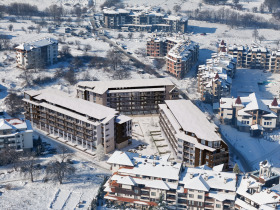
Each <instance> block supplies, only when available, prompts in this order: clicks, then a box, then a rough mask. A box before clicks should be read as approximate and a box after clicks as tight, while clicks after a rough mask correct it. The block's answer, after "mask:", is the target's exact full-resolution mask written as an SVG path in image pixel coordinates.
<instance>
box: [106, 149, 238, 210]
mask: <svg viewBox="0 0 280 210" xmlns="http://www.w3.org/2000/svg"><path fill="white" fill-rule="evenodd" d="M107 163H108V164H110V165H111V171H112V174H113V175H112V176H111V177H110V178H109V180H108V181H107V182H106V183H105V185H104V187H105V190H104V191H105V192H107V194H106V195H105V197H104V198H105V199H106V200H109V201H110V202H112V203H115V204H122V205H124V206H126V207H128V208H130V207H131V208H137V209H149V208H150V207H151V206H157V205H158V203H159V202H160V200H161V201H164V202H166V204H167V205H168V208H171V209H172V208H173V209H233V207H234V200H235V194H236V175H235V174H232V173H227V172H221V170H220V168H221V167H220V166H219V167H215V168H214V169H211V168H209V167H207V166H204V167H198V168H187V167H184V166H183V165H182V164H181V163H179V162H171V161H169V155H166V156H162V157H159V156H143V155H141V154H136V153H129V152H121V151H115V152H114V154H113V155H112V156H111V157H110V158H109V160H108V161H107Z"/></svg>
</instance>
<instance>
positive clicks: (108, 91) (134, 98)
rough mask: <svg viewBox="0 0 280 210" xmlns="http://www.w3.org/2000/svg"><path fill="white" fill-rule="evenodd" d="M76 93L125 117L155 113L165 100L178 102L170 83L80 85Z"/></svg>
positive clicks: (155, 81) (130, 81)
mask: <svg viewBox="0 0 280 210" xmlns="http://www.w3.org/2000/svg"><path fill="white" fill-rule="evenodd" d="M76 89H77V97H78V98H81V99H84V100H87V101H90V102H94V103H97V104H100V105H104V106H108V107H111V108H113V109H116V110H117V111H119V112H121V113H125V114H145V113H155V112H157V111H158V104H162V103H164V100H172V99H178V98H179V92H178V90H177V88H176V87H175V85H174V84H173V83H172V82H171V81H170V80H168V79H139V80H113V81H90V82H79V83H78V84H77V85H76Z"/></svg>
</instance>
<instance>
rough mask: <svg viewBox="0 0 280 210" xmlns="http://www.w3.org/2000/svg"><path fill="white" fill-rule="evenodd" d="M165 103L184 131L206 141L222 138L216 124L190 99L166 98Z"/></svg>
mask: <svg viewBox="0 0 280 210" xmlns="http://www.w3.org/2000/svg"><path fill="white" fill-rule="evenodd" d="M165 103H166V106H167V107H168V109H169V110H170V112H171V113H172V115H173V116H174V117H175V118H176V120H177V122H178V123H179V125H180V126H181V128H182V129H183V130H184V131H186V132H191V133H194V134H195V135H196V136H197V137H198V138H200V139H204V140H208V141H219V140H222V139H221V137H220V136H219V135H218V134H217V132H216V126H215V125H214V124H212V123H210V122H209V121H208V120H207V118H206V116H205V115H204V114H203V112H201V110H200V109H199V108H197V107H196V106H195V105H194V104H193V103H192V102H191V101H190V100H166V101H165Z"/></svg>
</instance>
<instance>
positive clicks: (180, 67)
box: [146, 34, 199, 79]
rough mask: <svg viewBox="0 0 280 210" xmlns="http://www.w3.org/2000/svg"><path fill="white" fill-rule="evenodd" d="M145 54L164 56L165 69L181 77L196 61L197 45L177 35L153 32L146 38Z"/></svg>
mask: <svg viewBox="0 0 280 210" xmlns="http://www.w3.org/2000/svg"><path fill="white" fill-rule="evenodd" d="M146 48H147V56H151V57H163V56H165V58H166V66H167V71H168V72H169V73H170V74H172V75H173V76H175V77H176V78H178V79H182V78H183V77H184V76H185V75H186V73H187V72H189V71H190V70H191V69H192V68H193V67H194V66H195V64H196V63H197V60H198V56H199V45H198V44H197V43H195V42H193V41H191V40H184V39H182V38H179V37H163V36H159V35H156V34H154V35H153V36H152V37H151V38H149V39H148V40H147V47H146Z"/></svg>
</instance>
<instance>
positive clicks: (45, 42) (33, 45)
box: [15, 38, 58, 51]
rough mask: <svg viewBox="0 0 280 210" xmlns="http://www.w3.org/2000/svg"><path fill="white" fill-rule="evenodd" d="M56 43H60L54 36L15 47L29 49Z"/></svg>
mask: <svg viewBox="0 0 280 210" xmlns="http://www.w3.org/2000/svg"><path fill="white" fill-rule="evenodd" d="M55 43H58V42H57V40H55V39H53V38H43V39H38V40H35V41H33V42H28V43H22V44H20V45H19V46H17V47H16V48H15V49H17V50H26V51H29V50H32V49H34V48H40V47H44V46H47V45H51V44H55Z"/></svg>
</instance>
